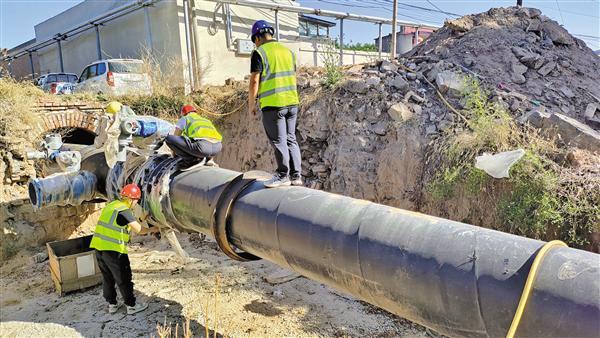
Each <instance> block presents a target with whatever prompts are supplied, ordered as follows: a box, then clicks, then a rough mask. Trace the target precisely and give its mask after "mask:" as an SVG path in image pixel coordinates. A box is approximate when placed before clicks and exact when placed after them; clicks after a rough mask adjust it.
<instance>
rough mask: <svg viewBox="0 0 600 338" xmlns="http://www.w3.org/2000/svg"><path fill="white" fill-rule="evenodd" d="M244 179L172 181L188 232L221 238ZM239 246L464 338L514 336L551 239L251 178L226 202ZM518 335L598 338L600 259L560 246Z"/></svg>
mask: <svg viewBox="0 0 600 338" xmlns="http://www.w3.org/2000/svg"><path fill="white" fill-rule="evenodd" d="M239 176H240V174H239V173H236V172H233V171H229V170H225V169H213V168H201V169H199V170H196V171H191V172H185V173H181V174H177V175H175V176H173V178H172V181H171V183H170V188H169V190H170V202H171V207H172V211H173V215H174V217H176V224H179V227H180V230H183V231H198V232H202V233H204V234H207V235H209V236H213V231H212V230H211V228H212V227H214V223H215V221H214V216H215V209H216V207H215V205H216V204H217V202H218V200H219V196H221V194H223V193H224V192H225V191H226V188H227V187H228V186H229V185H230V184H231V181H233V180H234V179H236V177H239ZM227 208H228V209H229V211H228V216H227V220H226V236H227V238H228V240H229V241H230V245H232V246H234V247H237V248H238V249H239V250H243V251H245V252H247V253H248V254H251V255H254V256H258V257H262V258H264V259H268V260H270V261H272V262H274V263H276V264H278V265H280V266H284V267H287V268H289V269H291V270H294V271H295V272H297V273H300V274H302V275H304V276H306V277H308V278H310V279H313V280H316V281H319V282H322V283H325V284H327V285H329V286H332V287H334V288H336V289H338V290H341V291H343V292H346V293H348V294H351V295H354V296H356V297H359V298H361V299H363V300H365V301H367V302H369V303H371V304H373V305H376V306H379V307H381V308H384V309H386V310H388V311H390V312H392V313H394V314H397V315H399V316H402V317H404V318H407V319H410V320H412V321H415V322H417V323H420V324H422V325H425V326H428V327H430V328H433V329H435V330H436V331H438V332H440V333H443V334H446V335H449V336H455V337H489V336H492V337H496V336H504V335H506V332H507V331H508V327H509V326H510V323H511V320H512V317H513V315H514V312H515V310H516V307H517V304H518V302H519V297H520V295H521V291H522V289H523V286H524V283H525V280H526V278H527V274H528V272H529V268H530V266H531V263H532V261H533V258H534V257H535V253H536V251H537V250H538V249H539V248H540V247H541V246H542V245H543V242H540V241H536V240H532V239H528V238H524V237H519V236H514V235H510V234H506V233H502V232H498V231H494V230H489V229H484V228H479V227H475V226H471V225H467V224H463V223H459V222H454V221H450V220H445V219H441V218H437V217H431V216H427V215H423V214H419V213H414V212H409V211H405V210H401V209H396V208H392V207H387V206H383V205H379V204H375V203H370V202H366V201H363V200H357V199H353V198H349V197H344V196H340V195H335V194H331V193H327V192H323V191H317V190H312V189H307V188H301V187H288V188H277V189H265V188H264V186H263V183H262V182H259V181H253V182H251V183H249V184H246V186H245V188H244V189H243V190H242V191H241V192H240V193H239V194H238V195H237V197H236V198H235V199H233V201H232V203H231V204H229V205H228V207H227ZM217 209H218V208H217ZM534 290H535V291H534V292H533V294H532V295H531V298H530V299H529V302H528V305H527V308H526V310H525V314H524V317H523V319H522V322H521V325H520V327H519V331H518V332H517V334H518V336H522V337H533V336H535V337H539V336H544V337H552V336H554V337H565V336H569V337H597V335H598V332H600V259H599V256H598V255H597V254H594V253H591V252H586V251H581V250H576V249H571V248H558V249H553V250H552V251H551V252H550V253H549V254H548V255H547V256H546V258H545V259H544V262H543V265H542V268H541V271H540V273H539V275H538V278H537V280H536V283H535V289H534Z"/></svg>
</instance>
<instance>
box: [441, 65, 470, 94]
mask: <svg viewBox="0 0 600 338" xmlns="http://www.w3.org/2000/svg"><path fill="white" fill-rule="evenodd" d="M435 83H436V84H437V86H438V88H439V90H440V92H441V93H442V94H446V93H447V94H448V95H450V96H454V97H459V96H460V95H461V92H462V90H463V88H464V86H465V79H464V77H463V76H462V75H460V74H458V73H455V72H452V71H449V70H445V71H443V72H440V73H438V74H437V76H436V78H435Z"/></svg>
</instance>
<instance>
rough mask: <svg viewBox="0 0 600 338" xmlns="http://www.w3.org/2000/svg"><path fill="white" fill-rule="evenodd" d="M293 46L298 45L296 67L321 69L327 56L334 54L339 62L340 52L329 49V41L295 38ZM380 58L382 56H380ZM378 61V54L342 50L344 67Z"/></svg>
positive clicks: (335, 49)
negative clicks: (317, 67)
mask: <svg viewBox="0 0 600 338" xmlns="http://www.w3.org/2000/svg"><path fill="white" fill-rule="evenodd" d="M295 44H297V45H298V52H297V55H298V65H299V66H319V67H323V66H324V64H325V61H324V60H325V59H327V58H328V54H334V55H333V57H334V58H335V59H336V60H339V58H338V57H339V53H340V50H339V49H337V48H335V47H333V48H332V47H331V40H323V39H316V38H306V37H296V38H295ZM382 56H384V55H383V54H382ZM377 59H379V53H378V52H362V51H354V50H348V49H344V59H343V61H344V62H343V64H344V65H353V64H357V63H366V62H371V61H374V60H377Z"/></svg>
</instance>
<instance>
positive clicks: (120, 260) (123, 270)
mask: <svg viewBox="0 0 600 338" xmlns="http://www.w3.org/2000/svg"><path fill="white" fill-rule="evenodd" d="M141 194H142V193H141V191H140V188H139V187H138V186H137V185H135V184H128V185H126V186H124V187H123V189H122V190H121V199H120V200H115V201H112V202H110V203H108V204H107V205H106V206H105V207H104V209H102V214H101V215H100V218H99V219H98V223H97V225H96V229H95V230H94V236H93V237H92V242H91V243H90V248H93V249H96V258H97V260H98V267H99V268H100V271H101V272H102V289H103V294H104V299H106V301H107V302H108V313H110V314H113V313H116V312H117V311H118V310H119V308H120V307H121V304H119V303H117V291H116V289H115V283H116V284H117V286H118V287H119V290H120V292H121V297H123V300H124V303H125V305H126V306H127V314H130V315H131V314H134V313H138V312H140V311H143V310H145V309H146V308H147V307H148V304H145V303H142V302H136V299H135V295H134V294H133V282H132V274H131V264H130V263H129V256H128V255H127V243H128V242H129V238H130V230H133V232H135V233H138V234H145V233H148V232H154V231H152V230H151V229H146V228H142V226H141V225H140V223H138V222H137V220H136V218H135V216H134V214H133V210H132V208H133V207H134V206H135V205H136V204H137V202H138V200H139V199H140V198H141Z"/></svg>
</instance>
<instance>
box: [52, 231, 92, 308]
mask: <svg viewBox="0 0 600 338" xmlns="http://www.w3.org/2000/svg"><path fill="white" fill-rule="evenodd" d="M91 240H92V235H90V236H84V237H79V238H74V239H68V240H65V241H55V242H50V243H46V247H47V248H48V260H49V261H50V275H51V277H52V281H54V285H55V286H56V292H57V293H58V294H59V295H60V296H62V295H64V294H66V293H67V292H70V291H75V290H81V289H84V288H87V287H90V286H94V285H98V284H100V283H101V282H102V274H101V272H100V269H99V268H98V262H97V261H96V251H95V250H94V249H90V242H91Z"/></svg>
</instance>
